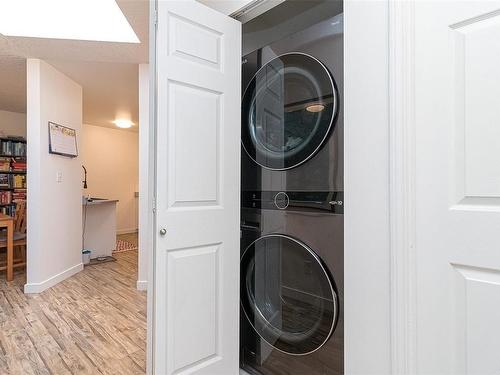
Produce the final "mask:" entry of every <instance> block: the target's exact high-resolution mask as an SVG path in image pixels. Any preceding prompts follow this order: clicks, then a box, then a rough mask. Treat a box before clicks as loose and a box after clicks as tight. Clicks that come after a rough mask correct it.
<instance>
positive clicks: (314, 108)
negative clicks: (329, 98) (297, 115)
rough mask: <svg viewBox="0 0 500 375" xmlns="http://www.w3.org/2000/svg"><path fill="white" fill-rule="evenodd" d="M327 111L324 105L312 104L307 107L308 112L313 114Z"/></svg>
mask: <svg viewBox="0 0 500 375" xmlns="http://www.w3.org/2000/svg"><path fill="white" fill-rule="evenodd" d="M324 109H325V106H324V105H323V104H317V103H316V104H310V105H308V106H307V107H306V111H307V112H312V113H317V112H321V111H323V110H324Z"/></svg>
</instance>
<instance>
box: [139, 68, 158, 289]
mask: <svg viewBox="0 0 500 375" xmlns="http://www.w3.org/2000/svg"><path fill="white" fill-rule="evenodd" d="M149 126H150V122H149V65H148V64H141V65H139V166H140V167H139V260H138V262H139V264H138V267H139V269H138V275H137V289H139V290H146V289H147V283H148V257H149V255H150V252H151V251H152V247H153V228H152V225H153V214H152V204H151V197H152V196H153V180H152V175H151V174H150V171H152V170H153V168H152V162H153V159H152V158H153V157H154V155H153V150H152V148H151V147H149V145H150V144H152V143H151V142H150V139H151V136H152V134H151V132H150V131H149Z"/></svg>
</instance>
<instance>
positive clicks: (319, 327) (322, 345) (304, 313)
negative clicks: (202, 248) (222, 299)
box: [240, 202, 344, 375]
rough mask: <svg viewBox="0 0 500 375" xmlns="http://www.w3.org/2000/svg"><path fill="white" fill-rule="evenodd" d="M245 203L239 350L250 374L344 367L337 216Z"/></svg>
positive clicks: (312, 374)
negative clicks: (260, 206) (258, 207)
mask: <svg viewBox="0 0 500 375" xmlns="http://www.w3.org/2000/svg"><path fill="white" fill-rule="evenodd" d="M266 207H268V208H266V209H254V208H248V207H243V209H242V226H241V234H242V236H241V249H242V253H241V263H240V296H241V300H240V301H241V307H240V310H241V352H240V361H241V366H242V368H243V369H244V370H246V371H247V372H249V373H250V374H262V375H275V374H288V375H302V374H308V375H332V374H342V373H343V338H344V335H343V308H342V306H343V290H344V288H343V215H342V214H338V213H334V212H333V211H329V210H322V209H319V208H318V209H316V210H311V209H300V208H295V207H290V206H289V207H287V208H286V209H280V208H277V207H274V208H272V203H271V202H270V203H269V204H267V205H266Z"/></svg>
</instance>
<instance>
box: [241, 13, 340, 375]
mask: <svg viewBox="0 0 500 375" xmlns="http://www.w3.org/2000/svg"><path fill="white" fill-rule="evenodd" d="M243 90H244V91H243V92H244V95H243V102H242V147H243V150H244V151H242V171H241V173H242V182H241V183H242V191H241V197H242V208H241V284H240V285H241V290H240V293H241V352H240V361H241V366H242V368H243V369H244V370H246V371H247V372H248V373H250V374H262V375H271V374H287V375H299V374H300V375H303V374H307V375H325V374H343V372H344V364H343V363H344V362H343V356H344V354H343V353H344V349H343V347H344V344H343V342H344V324H343V290H344V256H343V252H344V241H343V222H344V220H343V200H344V199H343V116H342V93H343V19H342V14H340V15H337V16H335V17H333V18H331V19H328V20H325V21H323V22H320V23H318V24H315V25H312V26H310V27H308V28H307V29H305V30H303V31H300V32H298V33H295V34H293V35H290V36H288V37H286V38H284V39H282V40H280V41H278V42H275V43H272V44H271V45H268V46H266V47H264V48H261V49H259V50H256V51H254V52H252V53H250V54H248V55H246V56H244V58H243Z"/></svg>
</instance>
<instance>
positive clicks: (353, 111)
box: [344, 0, 391, 375]
mask: <svg viewBox="0 0 500 375" xmlns="http://www.w3.org/2000/svg"><path fill="white" fill-rule="evenodd" d="M344 4H345V8H344V25H345V27H344V38H345V39H344V69H345V70H344V72H345V75H344V76H345V80H344V87H345V91H344V92H345V102H344V124H345V127H344V134H345V138H344V150H345V152H344V155H345V164H344V169H345V214H344V219H345V252H344V253H345V258H344V264H345V299H344V301H345V309H344V311H345V313H344V317H345V333H346V337H345V373H346V374H352V375H355V374H358V375H361V374H362V375H369V374H390V373H391V347H390V345H391V336H390V335H391V325H390V319H391V309H390V306H391V305H390V275H391V273H390V233H389V113H388V111H389V100H388V93H389V86H388V80H389V78H388V55H389V50H388V41H389V37H388V35H389V34H388V2H387V1H369V0H367V1H346V2H345V3H344ZM368 56H369V58H367V57H368Z"/></svg>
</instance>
